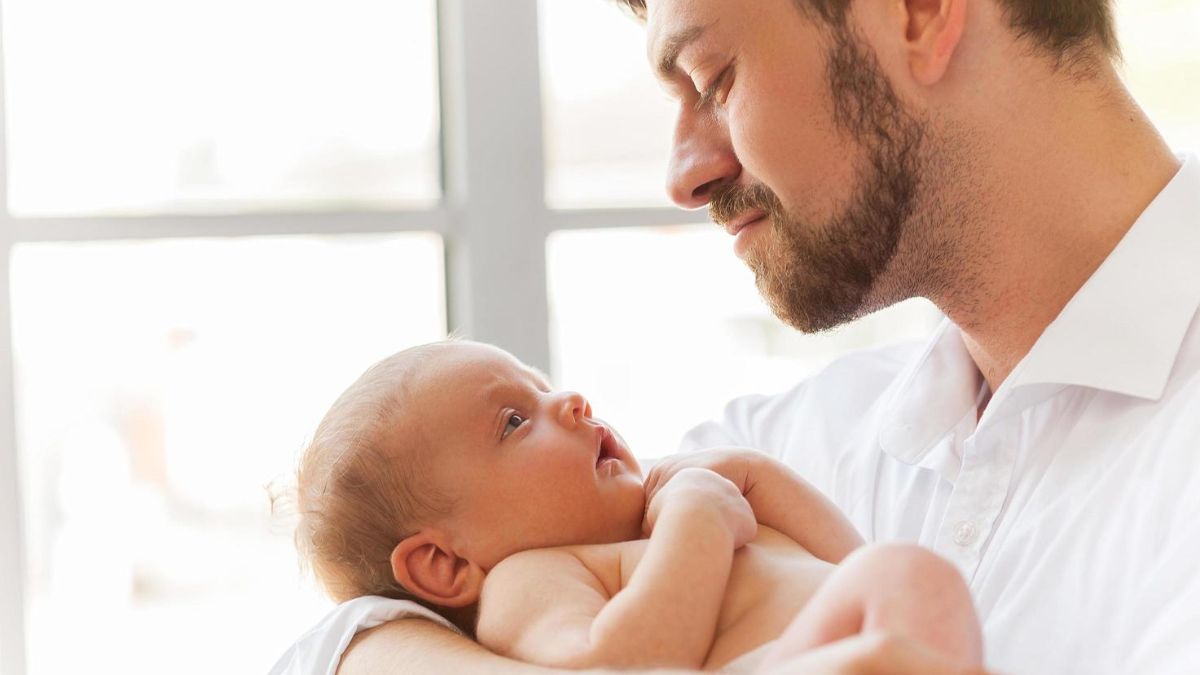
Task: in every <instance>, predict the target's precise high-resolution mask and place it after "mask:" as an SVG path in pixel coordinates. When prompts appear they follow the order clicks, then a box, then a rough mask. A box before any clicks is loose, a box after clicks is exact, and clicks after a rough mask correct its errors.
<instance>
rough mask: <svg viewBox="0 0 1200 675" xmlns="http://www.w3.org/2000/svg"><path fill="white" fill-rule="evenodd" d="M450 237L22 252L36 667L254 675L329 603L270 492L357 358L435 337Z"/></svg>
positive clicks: (22, 440)
mask: <svg viewBox="0 0 1200 675" xmlns="http://www.w3.org/2000/svg"><path fill="white" fill-rule="evenodd" d="M441 248H442V247H441V241H440V238H439V237H437V236H433V235H429V234H420V233H414V234H402V235H387V236H368V237H361V236H360V237H355V236H339V237H262V238H248V239H247V238H243V239H236V240H219V239H218V240H209V239H187V240H166V241H145V242H119V243H54V244H22V245H19V246H18V247H17V248H16V249H15V251H14V254H13V260H12V289H13V348H14V350H13V351H14V356H15V365H16V381H17V388H16V394H17V401H18V402H19V414H18V416H17V423H18V424H17V427H18V429H19V430H20V434H19V436H18V452H19V459H20V466H21V469H22V476H21V478H22V480H21V494H22V495H23V497H24V503H25V509H24V511H25V527H24V531H25V537H26V538H25V546H26V560H27V564H28V574H27V583H28V585H27V587H26V598H27V601H28V603H29V612H30V613H29V621H28V624H27V625H28V643H27V644H28V657H29V672H31V673H74V672H86V671H88V670H92V669H93V666H94V664H96V663H109V664H115V663H120V664H122V666H121V670H122V672H130V673H143V672H144V673H155V672H157V673H161V672H173V673H184V672H191V673H196V674H197V675H199V674H201V673H214V672H227V671H230V670H237V671H245V672H266V671H267V670H268V669H269V668H270V666H271V664H272V663H273V661H274V660H275V659H276V658H277V657H278V656H279V654H280V653H281V651H282V649H283V648H284V647H286V645H287V644H288V643H289V642H290V641H291V640H294V639H295V638H296V636H298V635H300V634H301V633H302V632H303V631H304V630H306V629H307V628H308V627H309V626H311V624H312V623H313V621H314V620H315V619H314V617H319V616H320V615H321V614H322V613H324V612H325V611H327V610H328V607H329V602H328V601H327V600H325V599H324V598H323V597H321V596H320V595H319V594H318V593H317V592H316V589H315V588H313V587H312V586H311V584H308V583H302V582H300V580H299V579H298V578H297V571H298V565H297V561H296V554H295V550H294V547H293V545H292V541H291V537H290V536H289V533H287V532H286V531H284V530H283V529H282V528H281V525H282V521H279V520H275V521H273V520H272V518H271V513H270V511H269V510H268V509H267V508H265V505H266V504H267V503H268V500H267V490H266V488H265V486H266V484H267V482H268V481H269V480H271V479H272V478H274V477H279V478H280V479H284V478H286V477H287V472H288V469H289V468H290V467H292V466H293V464H294V462H295V459H296V458H297V456H298V453H299V452H300V451H301V450H302V449H303V448H304V445H305V442H306V440H307V438H308V435H309V434H311V433H312V432H313V430H314V429H315V425H316V422H317V421H318V420H320V418H321V415H322V414H323V413H324V411H325V409H326V408H327V407H328V406H329V404H330V403H332V401H333V399H334V398H335V397H336V396H337V395H338V394H339V393H340V392H341V391H342V389H344V388H345V387H346V386H347V385H348V384H349V383H350V382H351V381H353V380H354V378H356V377H357V376H358V375H359V374H360V373H361V372H362V371H363V370H365V369H366V368H367V366H369V365H370V364H371V363H373V362H374V361H376V360H378V359H380V358H382V357H384V356H386V355H388V354H391V353H392V352H394V351H397V350H399V349H401V348H404V347H407V346H411V345H414V344H420V343H423V342H429V341H431V340H436V339H440V338H442V337H443V336H444V335H445V331H446V328H445V317H444V311H443V307H444V305H445V299H444V294H443V292H442V288H441V287H442V281H441V280H442V274H443V272H442V250H441ZM116 271H119V273H115V272H116ZM410 291H411V292H410ZM197 635H203V636H204V641H205V642H206V643H208V644H209V645H211V646H214V647H217V646H219V648H214V649H196V646H197V642H196V636H197ZM64 636H69V637H68V639H69V640H70V641H71V643H72V645H71V648H70V649H63V648H62V643H61V640H62V639H63V637H64ZM179 654H187V655H188V656H187V658H186V659H180V658H179V656H178V655H179ZM235 664H236V665H238V667H234V666H235Z"/></svg>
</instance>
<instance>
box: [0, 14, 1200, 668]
mask: <svg viewBox="0 0 1200 675" xmlns="http://www.w3.org/2000/svg"><path fill="white" fill-rule="evenodd" d="M1116 7H1117V12H1118V16H1119V22H1120V29H1121V36H1122V39H1123V43H1124V51H1125V56H1126V66H1125V68H1124V72H1125V74H1126V77H1127V78H1128V81H1129V84H1130V87H1131V88H1132V89H1133V91H1134V93H1135V95H1137V96H1138V97H1139V100H1140V101H1141V102H1142V103H1143V105H1144V106H1145V107H1146V109H1147V112H1148V113H1149V114H1150V116H1151V117H1152V118H1153V119H1154V120H1155V121H1156V122H1157V123H1158V124H1159V125H1160V127H1161V129H1162V131H1163V132H1164V134H1165V135H1166V136H1167V138H1168V139H1169V141H1170V142H1171V144H1172V145H1173V146H1175V147H1178V148H1181V149H1183V148H1192V149H1200V127H1198V126H1197V122H1196V120H1200V90H1198V89H1197V88H1196V87H1195V86H1194V83H1195V82H1197V81H1200V56H1198V55H1197V51H1196V49H1195V48H1194V44H1193V43H1194V36H1196V35H1197V34H1200V0H1139V1H1137V2H1135V1H1134V0H1122V1H1121V2H1119V3H1117V5H1116ZM0 12H2V16H3V26H4V30H3V53H4V56H5V58H4V77H3V78H0V102H2V105H3V110H4V112H5V116H6V117H5V123H6V124H5V125H4V126H5V131H4V133H5V138H4V142H3V143H0V148H2V149H3V152H4V153H5V157H4V160H5V164H4V166H5V171H0V198H3V199H6V200H7V203H6V207H7V208H2V209H0V247H2V248H3V249H4V250H3V252H4V254H5V255H3V256H0V281H3V282H7V283H9V288H8V289H3V291H4V292H0V316H9V317H11V324H8V325H0V357H3V356H4V355H5V352H6V351H7V350H8V347H9V346H11V348H12V356H13V358H12V359H11V360H6V359H5V358H0V387H8V389H6V391H12V392H13V394H14V396H13V400H10V399H7V398H3V397H0V674H2V675H48V674H49V673H56V672H74V671H78V670H84V669H85V667H81V664H80V663H79V662H76V661H75V660H74V659H75V658H76V656H78V657H80V659H82V660H83V663H86V665H87V666H91V665H92V664H94V663H109V662H113V663H117V662H119V663H121V664H122V671H123V672H128V673H134V674H136V673H151V672H153V673H159V672H164V671H168V670H169V671H170V672H180V671H183V672H187V671H189V670H190V671H192V672H196V673H201V672H203V673H210V672H244V671H257V672H264V671H265V669H266V668H267V667H269V665H270V663H271V662H272V661H273V660H274V658H275V657H277V656H278V655H279V654H280V653H281V652H282V650H283V649H285V648H286V647H287V645H288V644H290V643H291V641H292V640H294V639H295V637H296V636H297V635H298V634H299V633H300V632H301V631H302V630H303V629H304V628H306V627H308V626H310V625H312V624H313V623H314V622H315V621H317V620H318V619H319V618H320V616H321V615H322V613H323V612H324V611H326V609H327V608H328V607H329V602H328V600H325V599H324V598H323V597H322V596H321V595H320V594H319V592H318V591H317V590H316V589H315V587H314V585H313V584H312V582H311V580H308V579H303V578H301V577H299V576H298V575H297V574H296V567H295V554H294V553H293V551H292V547H291V543H290V539H289V533H287V532H286V531H280V530H279V529H278V524H277V523H275V522H273V521H272V520H271V518H270V514H269V512H268V502H267V499H266V492H265V490H264V489H263V487H264V486H265V485H266V484H267V483H268V482H269V481H270V480H272V479H273V478H276V477H278V476H280V474H282V473H286V472H287V470H288V468H289V467H290V466H291V463H292V460H293V459H294V456H295V453H296V452H297V451H299V450H300V449H301V448H302V447H303V443H304V441H305V439H306V437H307V436H308V435H309V434H311V433H312V431H313V430H314V429H315V426H316V423H317V421H318V419H319V417H320V415H321V413H322V412H323V411H324V409H325V406H326V405H327V404H328V403H329V402H330V401H331V400H332V398H333V397H334V396H336V395H337V393H338V392H340V391H341V389H342V388H343V387H345V386H346V385H347V384H349V382H350V380H352V379H353V377H354V376H355V375H357V373H358V372H359V371H361V369H362V368H363V367H364V366H366V365H367V364H369V363H370V362H372V361H374V360H375V359H377V358H379V357H381V356H383V355H385V354H387V353H390V352H392V351H394V350H396V349H399V348H402V347H404V346H407V345H409V344H413V343H416V342H424V341H428V340H432V339H437V338H439V337H441V336H442V335H444V334H445V333H446V331H447V330H451V331H457V332H459V333H462V334H464V335H467V336H469V337H472V338H475V339H479V340H484V341H489V342H495V343H498V344H501V345H503V346H505V347H507V348H509V349H510V350H511V351H513V352H514V353H515V354H517V355H518V356H519V357H521V358H523V359H525V360H526V361H529V362H530V363H532V364H533V365H535V366H538V367H540V368H543V369H549V370H550V371H551V374H552V377H553V379H554V380H555V382H556V384H558V385H560V386H565V387H570V388H574V389H578V390H580V391H582V392H583V393H585V394H587V395H588V396H589V398H590V399H592V401H593V403H594V404H595V408H596V410H597V412H598V414H601V415H602V416H604V417H605V418H606V419H609V420H610V421H612V422H613V423H614V425H615V426H617V428H619V429H620V430H621V431H622V432H623V434H624V435H625V436H626V437H627V438H628V439H629V441H630V443H631V445H632V446H633V447H634V449H635V450H636V451H637V452H638V453H639V454H641V455H642V456H655V455H662V454H665V453H667V452H670V451H671V450H672V449H673V448H674V445H675V443H676V441H677V440H678V437H679V435H680V434H681V433H683V431H684V430H685V429H686V428H687V427H688V426H690V425H691V424H693V423H695V422H696V421H698V420H700V419H702V418H706V417H710V416H712V415H714V414H716V413H717V412H718V411H719V409H720V406H721V405H722V403H723V402H724V401H725V400H727V399H728V398H730V397H732V396H734V395H738V394H743V393H749V392H770V391H774V390H779V389H782V388H784V387H786V386H788V385H790V384H791V383H793V382H794V381H796V380H797V379H799V378H801V377H803V376H804V375H805V374H807V373H809V372H812V371H813V370H814V369H816V368H819V367H821V365H822V364H824V363H826V362H828V361H829V360H830V359H832V358H834V357H836V356H837V355H838V354H841V353H844V352H845V351H848V350H852V349H859V348H863V347H869V346H871V345H874V344H878V343H879V342H881V341H884V340H892V339H896V338H897V337H909V336H916V335H920V334H922V333H923V332H925V331H927V330H928V328H929V326H930V325H931V324H932V322H934V321H936V320H937V314H936V311H935V310H933V309H932V308H931V307H930V306H929V305H928V304H926V303H922V302H910V303H906V304H904V305H902V306H900V307H897V308H894V309H892V310H889V311H888V312H884V313H880V314H878V315H875V316H873V317H871V318H869V319H867V320H865V321H862V322H859V323H856V324H854V325H852V326H847V327H845V328H843V329H842V330H840V331H837V332H835V333H833V334H830V335H822V336H817V337H804V336H799V335H797V334H795V333H794V332H792V331H790V330H787V329H785V328H782V327H780V325H779V324H778V322H776V321H775V320H774V319H773V318H772V317H771V316H770V315H769V314H768V313H767V311H766V309H765V308H764V307H763V305H762V303H761V301H760V300H759V299H758V297H757V295H756V293H755V292H754V289H753V282H752V279H751V276H750V274H749V272H747V271H746V270H745V269H744V268H743V267H742V266H741V264H740V263H738V262H737V261H736V259H735V258H734V257H733V256H731V255H729V251H728V248H729V242H728V239H727V238H726V237H724V235H722V234H721V233H720V232H719V231H717V230H716V228H714V227H713V226H712V225H711V224H707V218H706V214H705V213H703V212H683V211H679V210H677V209H674V208H671V207H670V206H668V204H667V200H666V199H665V196H664V194H663V189H662V185H663V181H664V175H663V170H664V168H665V165H666V159H667V153H668V149H669V134H670V130H671V125H672V118H673V107H672V104H671V103H670V102H668V101H667V100H666V99H665V97H664V96H663V95H662V94H660V93H659V91H658V88H657V85H656V84H655V83H654V81H653V78H652V77H651V75H650V73H649V69H648V66H647V64H646V63H645V56H644V46H643V33H642V30H641V28H640V27H639V26H638V25H637V23H636V22H634V21H632V20H630V19H629V18H628V17H626V16H625V15H624V14H623V13H622V12H621V11H619V10H618V9H616V8H615V7H614V6H613V3H612V2H611V1H610V0H504V1H499V0H478V1H477V0H403V1H401V2H396V1H394V0H337V1H335V0H300V1H294V0H204V1H201V0H107V1H106V2H94V1H90V0H0ZM614 260H620V268H619V271H615V264H614V262H613V261H614ZM10 290H11V293H9V292H8V291H10ZM5 303H10V304H5ZM584 305H587V306H588V307H589V310H588V311H581V308H582V307H583V306H584ZM10 310H11V311H10ZM9 337H10V338H11V340H12V343H11V345H8V346H6V343H4V342H3V340H4V339H7V338H9ZM10 366H11V368H10ZM697 369H705V370H706V372H707V374H708V375H709V377H708V378H706V379H707V381H708V383H707V384H706V385H705V386H703V387H700V386H695V387H693V386H682V384H690V383H694V382H695V378H694V377H693V374H694V373H695V372H696V370H697ZM14 383H15V385H14ZM663 400H669V402H670V405H669V406H668V407H666V408H664V407H662V406H661V405H659V404H661V403H662V401H663ZM655 406H657V407H655ZM647 410H654V411H655V415H649V414H647ZM233 469H236V470H233ZM79 551H88V552H91V553H92V556H91V558H90V559H89V562H90V567H89V568H88V570H87V575H86V576H85V575H82V574H81V573H80V567H79V553H78V552H79ZM81 597H82V598H90V600H89V601H88V602H82V603H81V602H77V601H76V600H77V599H78V598H81ZM65 599H70V600H72V601H74V602H73V604H71V605H69V606H68V605H64V604H63V603H64V602H66V601H67V600H65ZM64 607H68V609H64ZM231 608H234V609H236V610H237V611H231ZM198 624H200V625H203V627H204V628H203V632H204V635H205V636H206V638H205V639H206V640H207V641H208V642H210V643H212V644H214V645H215V646H216V647H217V648H213V649H208V650H199V651H197V650H196V649H195V644H196V642H195V639H194V638H193V637H192V635H194V634H195V632H196V631H197V628H196V626H197V625H198ZM133 645H137V647H136V648H134V647H133ZM181 647H182V648H183V650H184V651H186V653H187V654H188V655H189V656H188V658H187V659H184V660H180V659H178V658H175V652H178V651H180V648H181Z"/></svg>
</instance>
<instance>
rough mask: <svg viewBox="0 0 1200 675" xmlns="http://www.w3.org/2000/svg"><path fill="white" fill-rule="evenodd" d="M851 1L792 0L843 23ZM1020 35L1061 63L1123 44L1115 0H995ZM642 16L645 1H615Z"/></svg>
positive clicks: (1110, 52) (1110, 51)
mask: <svg viewBox="0 0 1200 675" xmlns="http://www.w3.org/2000/svg"><path fill="white" fill-rule="evenodd" d="M851 1H852V0H793V2H794V3H795V4H796V7H797V8H799V9H800V11H802V12H804V13H806V14H811V13H816V14H817V15H818V16H819V17H820V18H821V19H822V20H824V21H825V22H826V23H828V24H831V25H837V26H840V25H842V24H843V22H844V21H845V19H846V12H847V10H849V8H850V2H851ZM996 1H997V2H999V3H1000V6H1001V7H1002V8H1003V10H1004V13H1005V15H1006V16H1007V17H1008V20H1009V25H1010V27H1011V28H1012V29H1013V31H1015V32H1016V33H1017V35H1018V36H1020V37H1022V38H1025V39H1028V40H1030V41H1031V42H1032V43H1033V44H1034V45H1035V46H1037V47H1038V48H1041V49H1043V50H1045V51H1046V52H1048V53H1049V54H1050V55H1052V56H1054V57H1055V58H1056V59H1057V62H1058V63H1059V64H1063V63H1064V62H1075V61H1077V60H1079V57H1080V56H1085V55H1086V53H1087V52H1089V51H1092V50H1094V49H1096V48H1098V49H1099V50H1101V52H1102V53H1104V54H1106V55H1108V56H1110V57H1114V58H1115V57H1117V56H1118V55H1119V54H1120V47H1119V45H1118V43H1117V32H1116V27H1115V25H1114V22H1113V13H1112V0H996ZM616 2H618V3H619V4H622V5H625V6H626V7H628V8H629V9H630V10H631V11H633V13H634V14H635V15H637V16H638V17H639V18H641V19H645V18H646V0H616Z"/></svg>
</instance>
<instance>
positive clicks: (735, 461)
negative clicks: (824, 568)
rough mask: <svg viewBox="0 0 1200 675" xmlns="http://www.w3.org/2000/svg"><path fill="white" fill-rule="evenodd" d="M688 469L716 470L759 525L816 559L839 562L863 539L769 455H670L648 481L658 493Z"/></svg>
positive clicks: (740, 451) (737, 451) (732, 451)
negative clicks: (738, 492)
mask: <svg viewBox="0 0 1200 675" xmlns="http://www.w3.org/2000/svg"><path fill="white" fill-rule="evenodd" d="M688 467H702V468H706V469H709V470H711V471H715V472H717V473H719V474H721V475H722V476H724V477H725V478H728V479H729V480H730V481H732V482H733V484H734V485H737V486H738V487H739V488H740V489H741V490H742V494H743V495H745V497H746V501H748V502H749V503H750V506H751V507H752V508H753V509H754V515H755V516H756V517H757V519H758V522H760V523H762V524H763V525H766V526H767V527H770V528H772V529H775V530H778V531H779V532H781V533H783V534H784V535H786V536H788V537H790V538H791V539H792V540H793V541H795V542H796V543H798V544H800V545H801V546H803V547H804V548H805V549H806V550H807V551H808V552H809V553H812V554H813V555H815V556H816V557H818V558H820V559H822V560H825V561H828V562H831V563H835V564H836V563H840V562H841V561H842V559H843V558H845V557H846V556H847V555H849V554H850V552H851V551H853V550H854V549H856V548H858V547H859V546H862V545H863V539H862V537H861V536H860V535H859V534H858V531H857V530H855V529H854V526H853V525H851V524H850V521H849V520H848V519H847V518H846V516H844V515H843V514H842V512H841V511H839V510H838V508H837V507H836V506H834V505H833V502H831V501H829V499H828V498H826V497H825V496H824V495H823V494H821V492H820V491H819V490H817V489H816V488H814V487H813V486H812V485H809V484H808V482H807V481H805V480H804V479H803V478H801V477H800V476H799V475H798V474H797V473H796V472H795V471H792V470H791V469H790V468H788V466H787V465H785V464H783V463H782V462H780V461H778V460H776V459H774V458H773V457H771V456H770V455H767V454H765V453H762V452H758V451H755V450H748V449H744V448H722V449H716V450H705V451H702V452H694V453H687V454H682V455H674V456H671V457H667V458H666V459H664V460H663V461H662V462H660V463H659V464H657V465H655V467H654V469H653V470H651V471H650V474H649V475H648V476H647V477H646V492H647V494H651V495H652V494H654V491H655V490H656V489H657V488H658V486H659V485H662V484H663V483H665V482H667V481H670V480H671V477H672V476H674V475H675V474H676V473H677V472H679V471H681V470H683V469H685V468H688Z"/></svg>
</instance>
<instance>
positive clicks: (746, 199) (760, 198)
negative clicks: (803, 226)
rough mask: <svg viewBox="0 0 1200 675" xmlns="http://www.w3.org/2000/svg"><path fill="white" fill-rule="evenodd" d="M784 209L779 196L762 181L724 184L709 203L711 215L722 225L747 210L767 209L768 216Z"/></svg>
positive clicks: (713, 219)
mask: <svg viewBox="0 0 1200 675" xmlns="http://www.w3.org/2000/svg"><path fill="white" fill-rule="evenodd" d="M782 210H783V205H782V203H781V202H780V201H779V197H778V196H776V195H775V193H774V192H772V191H771V188H769V187H767V186H766V185H763V184H762V183H751V184H750V185H737V184H734V183H729V184H728V185H723V186H721V187H719V188H717V189H716V191H714V192H713V195H712V200H711V201H710V202H709V203H708V215H709V217H710V218H712V221H713V222H714V223H717V224H718V225H721V226H724V225H725V224H726V223H729V222H730V221H732V220H733V219H734V218H737V217H738V216H740V215H742V214H744V213H746V212H747V211H765V212H766V213H767V215H768V216H774V215H776V214H778V213H779V212H781V211H782Z"/></svg>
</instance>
